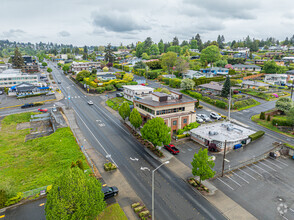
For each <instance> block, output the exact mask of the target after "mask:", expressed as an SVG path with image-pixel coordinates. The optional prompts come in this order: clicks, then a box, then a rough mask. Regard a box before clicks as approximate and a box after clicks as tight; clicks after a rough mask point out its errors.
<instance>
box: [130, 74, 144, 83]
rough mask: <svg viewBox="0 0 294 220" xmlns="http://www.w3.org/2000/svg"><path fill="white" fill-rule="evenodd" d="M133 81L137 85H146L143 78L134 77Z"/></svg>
mask: <svg viewBox="0 0 294 220" xmlns="http://www.w3.org/2000/svg"><path fill="white" fill-rule="evenodd" d="M133 81H134V82H137V83H138V84H139V85H141V84H146V78H145V77H144V76H138V75H134V78H133Z"/></svg>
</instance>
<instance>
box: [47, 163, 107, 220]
mask: <svg viewBox="0 0 294 220" xmlns="http://www.w3.org/2000/svg"><path fill="white" fill-rule="evenodd" d="M105 207H106V203H105V201H104V194H103V192H102V191H101V183H100V182H99V181H98V180H97V179H96V178H94V177H91V176H88V175H86V174H85V173H84V172H83V171H82V170H81V169H79V168H78V167H73V168H71V169H68V170H67V171H66V172H65V173H63V174H62V175H61V176H60V177H59V178H58V179H56V181H55V182H54V183H53V186H52V189H51V190H50V191H49V193H48V194H47V202H46V205H45V213H46V219H49V220H51V219H96V218H97V216H98V214H99V213H100V212H102V211H103V210H104V209H105Z"/></svg>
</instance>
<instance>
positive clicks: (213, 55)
mask: <svg viewBox="0 0 294 220" xmlns="http://www.w3.org/2000/svg"><path fill="white" fill-rule="evenodd" d="M220 58H221V54H220V51H219V48H218V47H217V46H215V45H211V46H208V47H206V48H205V49H203V50H202V51H201V55H200V60H201V62H203V63H204V62H208V63H211V64H212V63H213V62H216V61H218V60H219V59H220Z"/></svg>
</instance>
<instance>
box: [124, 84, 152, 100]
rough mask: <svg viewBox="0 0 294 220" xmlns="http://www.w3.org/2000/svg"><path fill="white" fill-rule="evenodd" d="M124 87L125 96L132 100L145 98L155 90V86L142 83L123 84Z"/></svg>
mask: <svg viewBox="0 0 294 220" xmlns="http://www.w3.org/2000/svg"><path fill="white" fill-rule="evenodd" d="M123 89H124V98H125V99H127V100H130V101H133V100H135V99H142V98H145V97H147V96H150V95H151V93H152V92H153V88H151V87H147V86H142V85H129V86H123Z"/></svg>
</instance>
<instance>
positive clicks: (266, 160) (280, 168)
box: [266, 160, 283, 169]
mask: <svg viewBox="0 0 294 220" xmlns="http://www.w3.org/2000/svg"><path fill="white" fill-rule="evenodd" d="M266 161H267V162H269V163H271V164H272V165H274V166H276V167H278V168H280V169H283V168H282V167H280V166H278V165H277V164H274V163H273V162H271V161H269V160H266Z"/></svg>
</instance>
